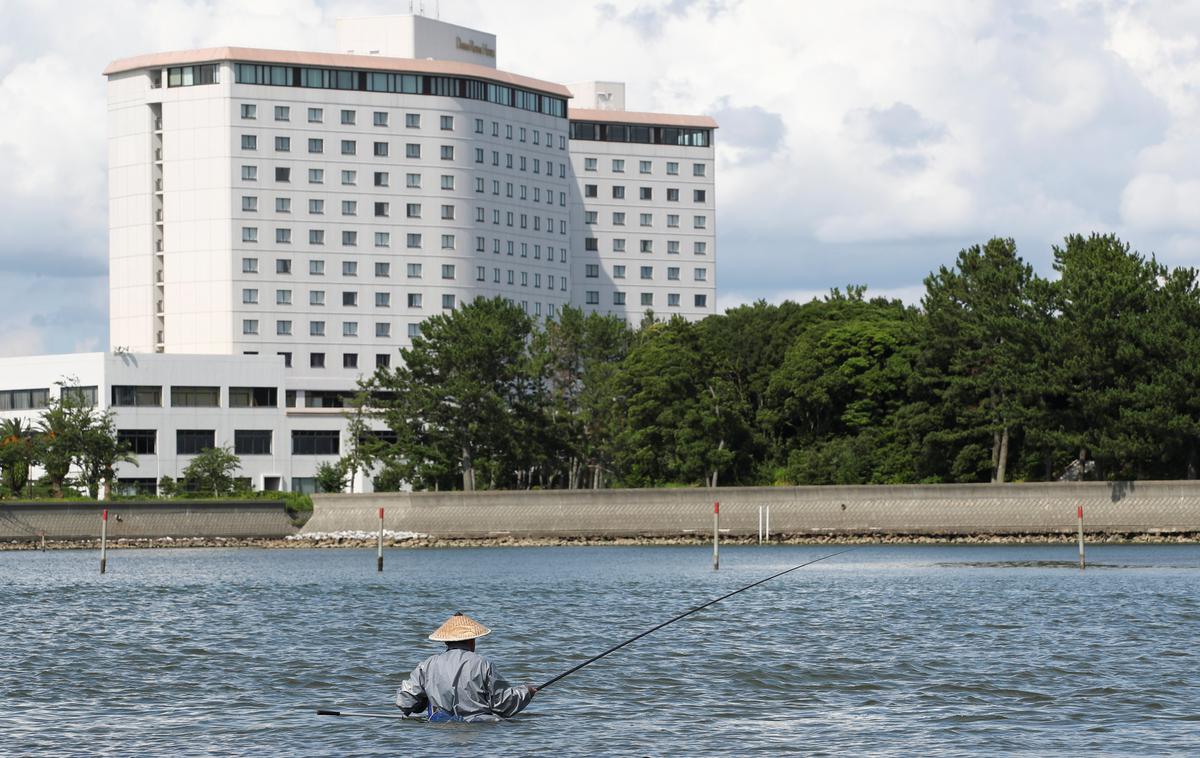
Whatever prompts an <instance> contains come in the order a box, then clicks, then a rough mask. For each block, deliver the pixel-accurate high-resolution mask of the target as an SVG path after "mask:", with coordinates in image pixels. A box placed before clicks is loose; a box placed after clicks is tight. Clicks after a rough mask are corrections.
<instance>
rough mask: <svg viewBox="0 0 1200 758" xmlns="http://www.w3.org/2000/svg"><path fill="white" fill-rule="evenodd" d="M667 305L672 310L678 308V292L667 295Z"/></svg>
mask: <svg viewBox="0 0 1200 758" xmlns="http://www.w3.org/2000/svg"><path fill="white" fill-rule="evenodd" d="M667 305H668V306H670V307H672V308H678V307H679V293H678V292H671V293H669V294H668V295H667Z"/></svg>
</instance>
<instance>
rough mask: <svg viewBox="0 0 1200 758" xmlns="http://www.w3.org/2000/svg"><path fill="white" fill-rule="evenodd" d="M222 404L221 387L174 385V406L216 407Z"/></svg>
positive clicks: (172, 392) (172, 396)
mask: <svg viewBox="0 0 1200 758" xmlns="http://www.w3.org/2000/svg"><path fill="white" fill-rule="evenodd" d="M220 404H221V388H220V387H172V388H171V407H172V408H216V407H218V406H220Z"/></svg>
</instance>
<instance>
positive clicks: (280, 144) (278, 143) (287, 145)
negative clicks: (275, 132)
mask: <svg viewBox="0 0 1200 758" xmlns="http://www.w3.org/2000/svg"><path fill="white" fill-rule="evenodd" d="M291 150H292V138H291V137H276V138H275V152H277V153H288V152H291Z"/></svg>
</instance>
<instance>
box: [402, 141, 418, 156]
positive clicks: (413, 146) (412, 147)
mask: <svg viewBox="0 0 1200 758" xmlns="http://www.w3.org/2000/svg"><path fill="white" fill-rule="evenodd" d="M404 157H406V158H420V157H421V145H420V144H418V143H416V142H409V143H407V144H405V145H404Z"/></svg>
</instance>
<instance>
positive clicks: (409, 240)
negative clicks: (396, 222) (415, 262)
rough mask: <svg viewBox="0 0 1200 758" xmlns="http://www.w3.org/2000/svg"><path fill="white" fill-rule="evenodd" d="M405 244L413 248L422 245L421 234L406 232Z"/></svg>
mask: <svg viewBox="0 0 1200 758" xmlns="http://www.w3.org/2000/svg"><path fill="white" fill-rule="evenodd" d="M405 245H406V246H407V247H409V248H413V249H416V248H419V247H421V235H420V234H416V233H412V232H410V233H409V234H406V235H405Z"/></svg>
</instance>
